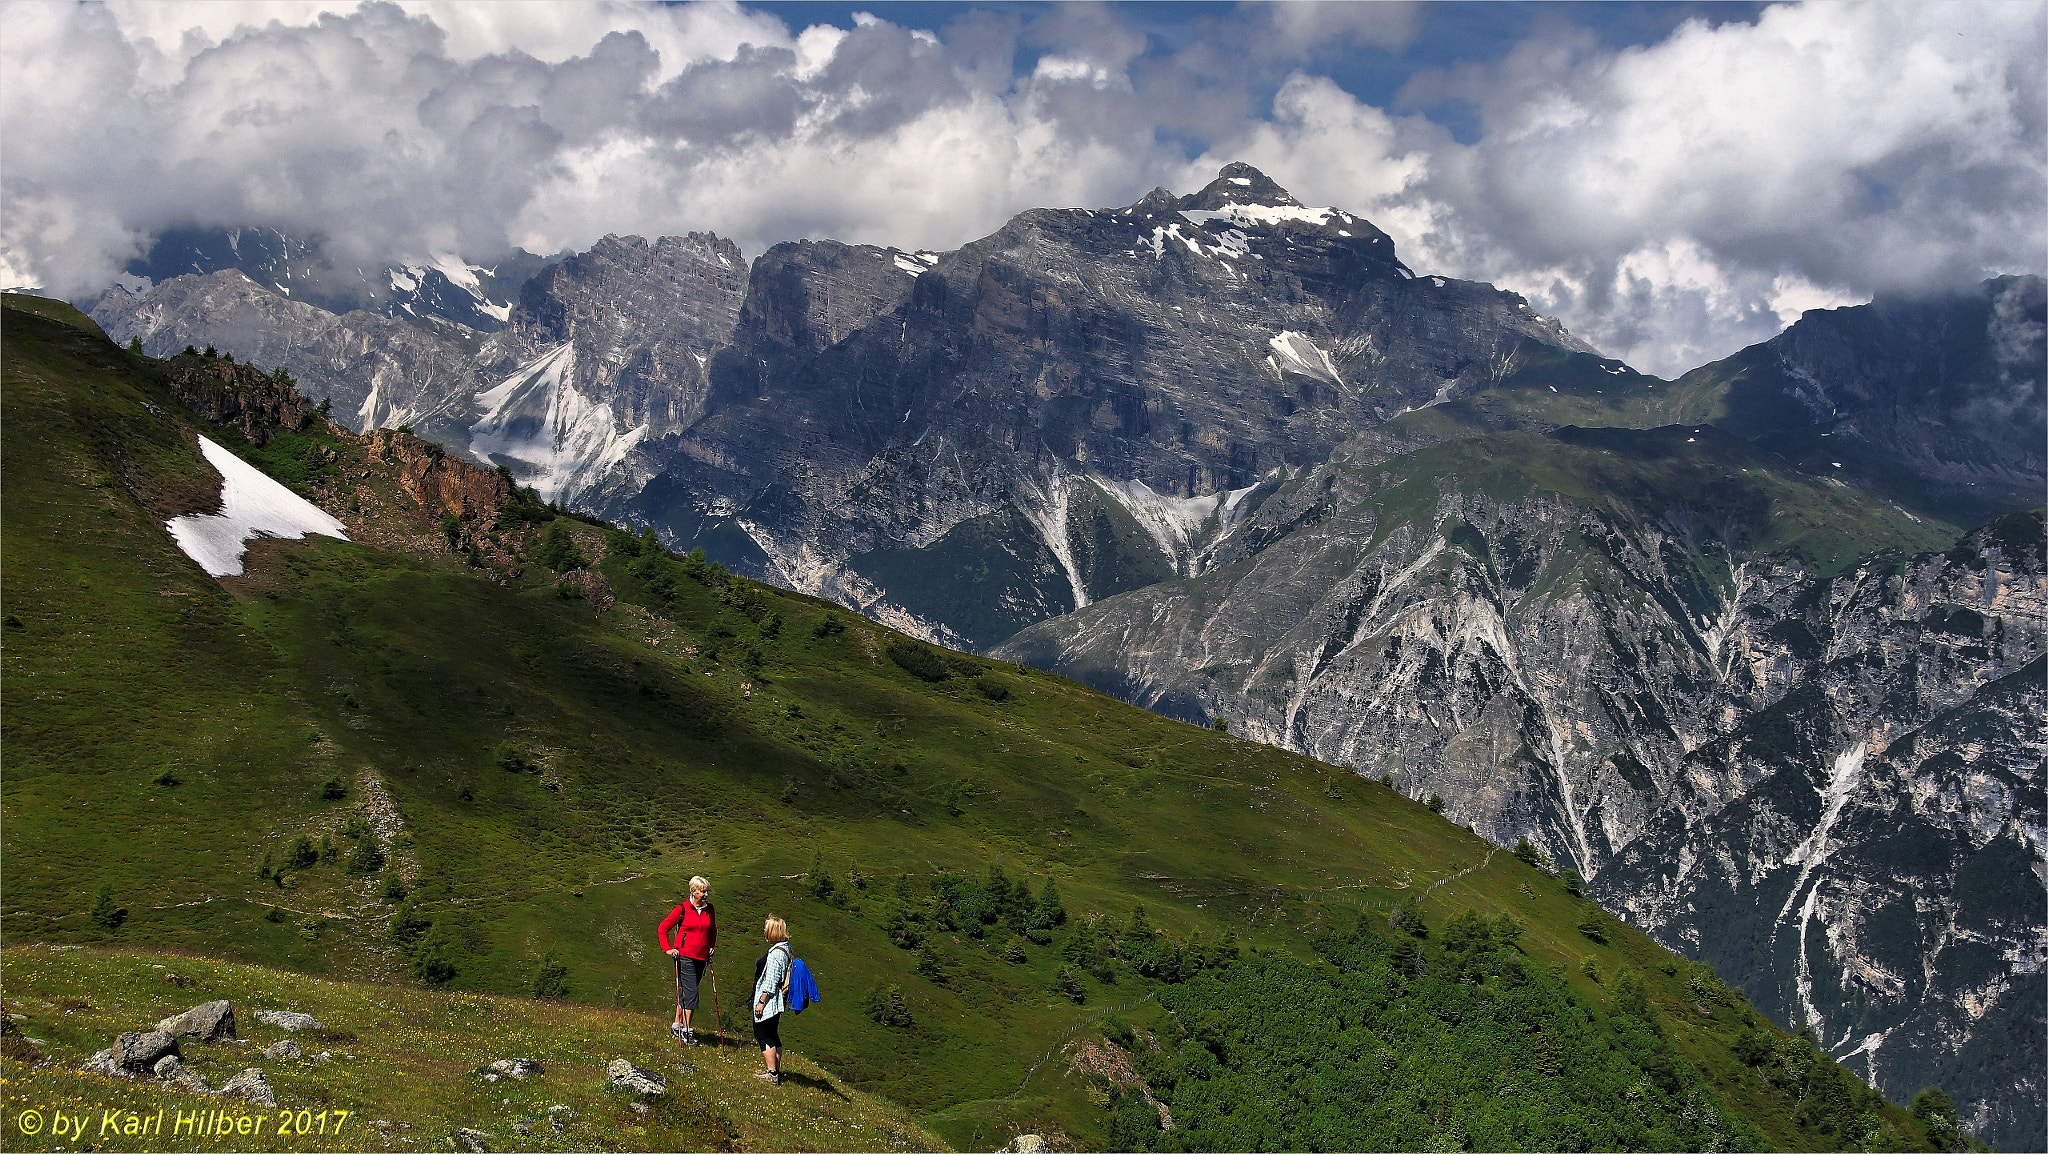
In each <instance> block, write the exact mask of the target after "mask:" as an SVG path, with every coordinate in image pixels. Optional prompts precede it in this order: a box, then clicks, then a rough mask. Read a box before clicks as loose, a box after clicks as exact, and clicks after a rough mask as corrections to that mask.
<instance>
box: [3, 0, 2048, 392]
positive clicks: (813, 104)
mask: <svg viewBox="0 0 2048 1154" xmlns="http://www.w3.org/2000/svg"><path fill="white" fill-rule="evenodd" d="M2043 11H2044V10H2043V7H2042V6H2041V5H2040V4H2038V3H2019V4H2005V5H1967V6H1949V5H1934V4H1926V5H1921V4H1914V5H1847V4H1843V5H1825V6H1813V7H1783V8H1773V9H1770V10H1768V11H1766V12H1765V13H1764V14H1763V15H1762V17H1761V18H1760V19H1758V20H1757V22H1756V23H1755V24H1753V25H1752V24H1740V23H1734V24H1726V25H1723V26H1721V27H1718V28H1709V27H1707V26H1705V25H1703V24H1697V23H1695V24H1688V25H1685V26H1682V27H1681V28H1680V29H1679V30H1678V31H1676V32H1674V33H1673V34H1672V35H1671V36H1670V37H1668V38H1667V39H1665V40H1664V41H1663V42H1661V43H1658V44H1655V45H1652V46H1650V47H1647V48H1641V49H1630V50H1626V51H1620V52H1615V51H1609V50H1606V49H1603V48H1601V47H1599V46H1598V45H1597V44H1595V43H1594V42H1593V41H1592V40H1591V39H1590V38H1587V37H1585V36H1583V35H1575V34H1573V33H1571V32H1570V30H1568V29H1565V30H1561V31H1553V32H1550V33H1546V34H1543V35H1541V36H1538V37H1536V38H1533V39H1531V40H1530V41H1529V42H1527V43H1525V44H1523V45H1522V46H1521V47H1519V48H1518V49H1516V50H1515V51H1514V52H1513V53H1511V54H1510V55H1509V56H1508V57H1506V58H1504V59H1502V60H1500V61H1498V62H1496V63H1494V64H1492V65H1488V66H1484V67H1475V68H1465V69H1462V70H1459V71H1455V72H1451V73H1445V74H1441V75H1437V76H1433V77H1429V78H1425V79H1424V80H1422V81H1419V82H1418V83H1417V84H1415V85H1413V86H1412V91H1413V92H1414V93H1415V94H1416V96H1417V97H1418V98H1419V99H1461V100H1465V101H1468V102H1470V103H1472V104H1473V105H1474V106H1475V107H1476V108H1477V110H1478V113H1479V118H1480V123H1481V125H1482V127H1483V132H1482V135H1481V137H1480V139H1479V140H1478V141H1477V142H1476V143H1472V144H1460V143H1458V142H1457V141H1455V140H1453V139H1452V138H1451V137H1450V136H1449V135H1448V134H1447V133H1446V132H1444V131H1443V130H1442V129H1441V128H1439V127H1438V126H1437V125H1436V124H1435V123H1433V122H1431V121H1430V120H1428V119H1425V118H1424V117H1422V116H1419V115H1405V116H1394V115H1389V114H1388V113H1387V112H1386V111H1384V110H1381V109H1378V108H1374V107H1371V106H1368V105H1365V104H1362V103H1360V102H1359V101H1358V100H1356V99H1355V98H1353V97H1352V96H1350V95H1349V94H1347V93H1346V92H1344V91H1343V90H1342V89H1341V88H1339V87H1338V86H1337V85H1336V84H1334V83H1332V82H1331V81H1329V80H1327V79H1324V78H1322V77H1321V76H1319V75H1318V70H1319V69H1320V68H1322V67H1324V66H1326V65H1327V64H1328V63H1329V62H1330V61H1331V60H1332V59H1333V57H1334V56H1335V55H1337V54H1341V53H1342V52H1344V51H1348V50H1350V49H1351V48H1352V47H1354V46H1358V45H1377V46H1380V47H1383V48H1391V49H1396V50H1398V49H1399V48H1400V47H1401V46H1403V45H1405V44H1406V43H1407V42H1408V40H1409V39H1411V38H1412V37H1413V36H1414V35H1415V34H1416V31H1417V29H1418V28H1420V27H1421V19H1420V16H1419V15H1418V11H1417V10H1416V9H1414V8H1413V7H1412V6H1378V5H1334V6H1320V7H1309V6H1293V5H1285V6H1274V5H1253V6H1247V7H1243V8H1240V9H1230V10H1221V12H1220V14H1219V15H1215V16H1204V17H1202V18H1201V19H1199V20H1198V21H1196V23H1195V24H1194V25H1191V27H1194V28H1196V30H1197V32H1198V35H1197V37H1196V39H1195V40H1194V42H1192V43H1188V44H1185V45H1183V46H1181V47H1180V48H1177V49H1176V50H1175V51H1174V52H1173V53H1172V54H1170V55H1166V56H1161V55H1157V54H1151V53H1148V51H1147V40H1146V38H1145V36H1144V34H1143V33H1142V32H1140V31H1138V30H1137V29H1135V28H1134V27H1133V26H1132V25H1131V24H1130V23H1129V21H1128V19H1127V18H1126V16H1127V14H1125V13H1120V12H1119V11H1118V10H1115V9H1108V8H1102V7H1095V6H1081V5H1056V6H1053V7H1051V8H1049V9H1046V10H1044V11H1041V12H1037V13H1035V14H1033V13H1026V14H1025V15H1021V16H1020V15H1016V14H1007V13H991V12H977V13H971V14H968V15H965V16H962V17H960V18H959V19H957V20H955V21H954V22H953V23H952V24H949V25H948V26H946V27H944V28H940V29H936V30H922V29H920V30H913V29H908V28H904V27H901V26H898V25H895V24H892V23H890V22H888V21H886V20H879V19H875V18H873V17H871V16H867V15H866V14H863V15H862V18H861V19H860V20H858V21H857V22H856V27H855V28H854V29H852V30H850V31H849V30H845V29H837V28H827V27H817V28H809V29H804V30H802V31H800V32H798V33H795V34H792V33H791V31H790V30H789V29H788V28H787V27H785V26H784V25H783V24H782V23H781V22H780V21H778V20H776V19H774V18H772V17H770V16H766V15H763V14H761V13H758V12H754V11H750V10H746V9H741V8H738V7H736V6H733V5H731V4H722V3H721V4H691V5H673V6H669V5H642V4H627V3H612V2H586V3H548V4H538V3H536V4H464V3H421V2H416V0H414V2H407V3H402V4H399V3H382V4H375V3H366V4H363V5H361V6H359V7H342V6H337V5H332V4H328V5H322V4H317V3H287V2H283V0H272V2H263V3H256V2H239V0H238V2H235V3H211V2H201V3H178V4H169V3H150V2H117V3H112V4H107V5H85V4H80V5H59V4H43V3H17V4H14V5H12V6H9V7H7V8H5V9H4V10H0V12H4V17H0V18H4V20H5V24H6V32H7V35H6V36H5V38H4V44H0V139H4V141H5V146H6V161H7V163H6V166H5V169H4V170H0V277H6V278H8V280H9V283H17V284H22V283H29V284H40V285H44V286H47V287H49V288H51V289H54V290H56V291H59V292H62V293H67V294H73V295H84V294H89V293H91V292H93V291H95V290H96V289H97V288H98V287H100V286H102V285H104V284H106V283H108V282H109V280H110V279H111V278H112V276H113V275H114V274H115V273H116V272H118V270H119V268H120V265H121V263H122V262H123V261H125V260H126V259H128V258H129V257H130V256H132V255H135V254H136V253H137V252H138V251H139V248H140V246H141V245H143V244H145V243H146V242H147V240H148V238H149V237H150V236H152V235H153V234H154V233H155V232H157V231H158V230H161V229H163V228H165V227H168V226H172V225H177V224H183V223H196V224H254V225H267V226H273V227H278V228H281V229H285V230H287V231H290V232H295V233H302V234H303V233H315V232H318V233H324V234H326V235H327V237H328V238H329V242H330V245H331V246H333V247H334V248H335V249H336V250H337V251H339V252H341V253H342V254H343V255H344V256H346V257H350V258H353V259H355V260H360V261H362V262H365V263H368V262H378V263H383V262H387V261H392V260H399V259H419V258H422V257H424V256H426V255H427V254H430V253H433V252H438V251H450V250H453V251H460V252H463V253H465V254H468V255H471V256H474V257H478V258H488V257H490V256H492V255H494V254H495V253H497V252H500V251H503V250H504V249H505V248H507V247H509V246H510V245H513V244H518V245H521V246H523V247H525V248H528V249H531V250H534V251H555V250H557V249H559V248H562V247H584V246H587V245H589V244H590V243H591V242H592V241H594V240H595V239H596V238H597V237H599V236H601V235H603V234H604V233H606V232H638V233H641V234H644V235H657V234H662V233H674V232H683V231H689V230H692V229H711V230H715V231H717V232H719V233H721V234H723V235H727V236H730V237H732V238H734V239H735V240H737V241H738V242H739V243H740V244H741V245H742V247H743V248H744V249H745V250H746V251H747V252H749V253H750V254H753V253H758V252H760V251H761V250H762V249H763V248H764V247H766V246H767V245H768V244H771V243H774V242H776V241H780V240H785V239H794V238H798V237H834V238H837V239H842V240H849V241H867V242H875V243H893V244H897V245H902V246H906V247H932V248H949V247H953V246H956V245H958V244H961V243H963V242H965V241H967V240H970V239H972V238H974V237H976V236H979V235H982V234H985V233H987V232H989V231H991V230H993V229H994V228H996V227H998V226H999V225H1000V224H1001V223H1002V221H1003V220H1004V219H1005V218H1007V217H1008V216H1010V215H1011V214H1013V213H1015V212H1018V211H1021V210H1023V209H1026V208H1030V207H1035V206H1040V205H1086V206H1106V205H1112V204H1122V203H1128V202H1129V201H1131V200H1133V199H1135V198H1136V197H1137V196H1138V195H1139V194H1141V193H1142V192H1143V191H1144V190H1145V189H1147V188H1150V187H1152V186H1153V185H1155V184H1167V185H1169V186H1170V187H1176V188H1180V189H1189V188H1192V187H1195V186H1198V185H1199V184H1201V183H1205V182H1206V181H1207V179H1208V178H1209V177H1210V176H1211V175H1212V174H1213V172H1214V170H1215V168H1216V167H1217V166H1219V165H1220V164H1222V163H1224V162H1227V161H1230V160H1237V159H1244V160H1249V161H1251V162H1252V163H1254V164H1256V165H1258V166H1260V167H1261V168H1264V169H1266V170H1267V171H1268V172H1269V173H1271V174H1272V175H1273V176H1274V177H1275V178H1276V179H1277V180H1279V181H1280V182H1281V183H1282V184H1283V185H1286V186H1288V187H1289V188H1291V189H1292V190H1293V191H1294V192H1295V193H1296V194H1297V195H1298V196H1300V197H1301V198H1302V199H1303V200H1304V201H1307V202H1309V203H1314V204H1330V205H1337V206H1340V207H1344V208H1347V209H1350V210H1352V211H1356V212H1360V213H1361V214H1363V215H1367V216H1369V217H1371V218H1372V219H1373V220H1374V221H1375V222H1376V223H1378V224H1379V225H1380V226H1381V227H1383V228H1385V229H1386V230H1387V231H1388V232H1390V233H1392V234H1393V235H1394V237H1395V239H1396V241H1397V242H1399V244H1400V245H1401V251H1402V255H1403V257H1404V258H1405V259H1406V260H1407V262H1408V263H1409V264H1410V265H1411V266H1413V267H1415V268H1416V269H1417V270H1418V271H1429V272H1442V273H1449V274H1453V275H1460V276H1469V277H1475V278H1479V279H1485V280H1491V281H1494V282H1496V283H1499V284H1502V285H1504V286H1506V287H1512V288H1515V289H1517V290H1519V291H1522V292H1525V293H1526V294H1528V295H1529V296H1530V298H1531V300H1532V303H1534V304H1535V305H1536V306H1537V307H1538V308H1541V309H1544V310H1546V311H1550V312H1553V313H1556V314H1557V315H1560V316H1561V317H1562V318H1563V319H1564V320H1565V321H1566V323H1567V324H1569V325H1571V326H1572V328H1573V329H1574V330H1575V331H1577V332H1579V333H1580V335H1582V336H1584V337H1586V338H1587V339H1589V340H1591V341H1592V342H1593V343H1595V344H1596V345H1600V346H1602V347H1603V348H1605V349H1607V350H1609V351H1611V352H1614V353H1616V354H1618V355H1623V356H1627V357H1629V358H1631V359H1632V360H1635V361H1636V362H1637V363H1639V364H1641V365H1642V366H1643V367H1646V368H1651V369H1655V370H1658V371H1664V372H1674V371H1678V370H1681V369H1683V368H1687V367H1690V366H1691V365H1693V364H1697V363H1699V362H1700V361H1701V360H1704V359H1708V358H1710V357H1712V356H1718V355H1723V354H1725V353H1727V352H1729V351H1732V350H1733V349H1734V348H1736V347H1738V346H1739V345H1741V344H1744V343H1747V342H1749V341H1753V340H1758V339H1762V338H1764V337H1767V336H1769V335H1771V333H1773V332H1775V331H1776V330H1777V328H1778V327H1779V326H1780V325H1781V324H1782V323H1784V320H1785V318H1787V317H1788V316H1793V315H1796V313H1797V311H1798V310H1799V309H1801V308H1805V307H1817V306H1821V305H1834V304H1840V303H1846V302H1849V301H1852V300H1860V299H1866V298H1867V297H1868V295H1869V294H1871V293H1873V292H1876V291H1882V290H1886V289H1892V288H1911V287H1916V286H1923V285H1929V284H1937V283H1945V282H1949V281H1953V280H1957V279H1969V278H1974V277H1978V276H1982V275H1985V274H1987V273H1990V272H1995V271H2041V268H2042V264H2043V263H2044V262H2043V258H2042V246H2043V239H2044V234H2043V228H2042V220H2043V217H2044V213H2048V197H2044V193H2043V172H2044V169H2048V160H2044V157H2043V148H2044V144H2043V140H2044V130H2043V120H2044V105H2048V97H2044V95H2043V92H2044V86H2043V79H2042V76H2043V70H2044V62H2043V60H2042V58H2041V54H2040V53H2039V52H2038V47H2039V45H2040V43H2041V42H2042V39H2043V35H2044V25H2043ZM1020 54H1021V58H1022V59H1025V60H1028V61H1031V62H1032V65H1031V66H1030V67H1027V68H1026V69H1025V70H1023V71H1022V72H1021V73H1020V72H1018V71H1017V69H1016V68H1015V67H1014V64H1013V62H1014V61H1016V60H1018V59H1019V58H1020ZM1262 86H1271V87H1269V88H1265V89H1263V90H1272V88H1277V95H1276V96H1274V97H1273V98H1272V99H1271V101H1270V102H1269V103H1268V102H1262V101H1261V100H1259V99H1257V98H1256V94H1257V93H1258V92H1260V91H1262ZM1191 139H1192V140H1197V141H1201V142H1204V147H1205V151H1204V154H1203V155H1202V156H1201V157H1200V158H1199V159H1197V160H1196V161H1193V162H1189V161H1188V160H1187V157H1186V151H1185V149H1186V145H1185V143H1184V142H1185V141H1187V140H1191Z"/></svg>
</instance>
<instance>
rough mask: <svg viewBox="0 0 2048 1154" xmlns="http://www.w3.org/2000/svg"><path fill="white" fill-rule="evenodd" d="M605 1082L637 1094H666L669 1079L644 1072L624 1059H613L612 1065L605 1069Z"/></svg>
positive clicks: (650, 1071) (651, 1072) (652, 1072)
mask: <svg viewBox="0 0 2048 1154" xmlns="http://www.w3.org/2000/svg"><path fill="white" fill-rule="evenodd" d="M604 1076H605V1081H606V1082H608V1083H610V1084H611V1085H614V1086H617V1087H619V1088H620V1089H623V1090H631V1091H633V1092H634V1093H636V1094H666V1093H668V1079H667V1078H664V1077H662V1076H661V1075H660V1074H657V1073H655V1072H654V1071H652V1070H643V1069H641V1068H640V1067H638V1066H635V1065H634V1064H633V1063H631V1062H628V1061H626V1060H625V1059H624V1058H613V1059H612V1062H611V1065H609V1066H606V1067H605V1069H604Z"/></svg>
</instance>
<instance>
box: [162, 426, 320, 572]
mask: <svg viewBox="0 0 2048 1154" xmlns="http://www.w3.org/2000/svg"><path fill="white" fill-rule="evenodd" d="M199 451H200V452H201V453H204V454H205V455H206V461H207V464H210V465H212V466H213V467H214V470H215V471H216V472H218V473H219V474H220V512H218V513H188V514H186V515H185V516H183V517H173V518H171V519H170V520H168V521H166V522H164V528H166V529H169V530H170V531H171V540H173V541H176V542H177V543H178V548H180V549H183V550H184V551H185V555H186V556H187V557H190V558H192V559H193V560H194V561H197V562H199V567H200V568H201V569H204V570H206V571H207V573H209V574H211V575H212V576H215V577H238V576H240V575H241V573H242V557H243V555H244V554H246V553H247V552H248V548H247V546H246V544H245V542H247V541H249V540H250V539H251V538H253V537H284V538H288V539H291V540H298V539H300V538H303V537H305V536H307V535H308V534H312V533H318V534H320V535H321V536H323V537H339V538H340V539H342V540H343V541H346V540H348V532H347V529H348V526H346V525H343V524H342V523H341V522H340V521H337V520H335V519H334V518H333V517H330V516H328V515H327V514H326V513H325V512H322V511H321V510H320V508H319V507H318V506H316V505H314V504H313V503H312V502H311V501H308V500H306V499H305V498H304V497H301V496H299V495H298V494H297V493H294V492H292V491H291V490H290V489H287V488H285V487H284V486H283V485H280V484H278V483H277V482H276V481H273V480H271V479H270V478H269V477H266V476H264V475H263V473H262V471H260V470H259V469H257V468H256V466H254V465H251V464H250V463H249V462H247V461H244V460H243V459H241V458H240V457H237V456H235V455H234V454H233V453H230V452H228V451H227V450H226V449H223V448H221V447H220V446H219V445H217V444H214V443H213V442H212V441H210V440H208V439H207V438H205V437H201V438H199Z"/></svg>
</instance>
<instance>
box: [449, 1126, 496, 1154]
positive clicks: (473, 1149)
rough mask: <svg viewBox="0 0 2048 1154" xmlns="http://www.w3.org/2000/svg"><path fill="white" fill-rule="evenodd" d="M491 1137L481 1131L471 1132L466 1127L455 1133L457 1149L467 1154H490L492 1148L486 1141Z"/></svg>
mask: <svg viewBox="0 0 2048 1154" xmlns="http://www.w3.org/2000/svg"><path fill="white" fill-rule="evenodd" d="M489 1137H490V1136H489V1135H487V1134H485V1133H484V1132H483V1131H481V1130H471V1129H469V1128H468V1127H466V1126H465V1127H463V1128H462V1129H459V1130H457V1131H456V1132H455V1148H456V1149H457V1150H461V1151H464V1152H465V1154H490V1150H491V1147H490V1144H489V1143H488V1142H487V1141H486V1139H488V1138H489Z"/></svg>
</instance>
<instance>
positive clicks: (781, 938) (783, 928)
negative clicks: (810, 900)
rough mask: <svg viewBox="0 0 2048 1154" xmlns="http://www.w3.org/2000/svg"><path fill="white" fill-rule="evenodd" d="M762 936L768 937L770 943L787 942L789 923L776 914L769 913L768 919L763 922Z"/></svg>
mask: <svg viewBox="0 0 2048 1154" xmlns="http://www.w3.org/2000/svg"><path fill="white" fill-rule="evenodd" d="M761 936H762V937H765V938H767V939H768V941H769V942H770V943H774V942H786V941H788V940H789V923H788V922H785V921H783V920H782V919H781V918H778V917H776V916H775V915H774V914H769V915H768V920H767V921H765V922H763V923H761Z"/></svg>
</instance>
